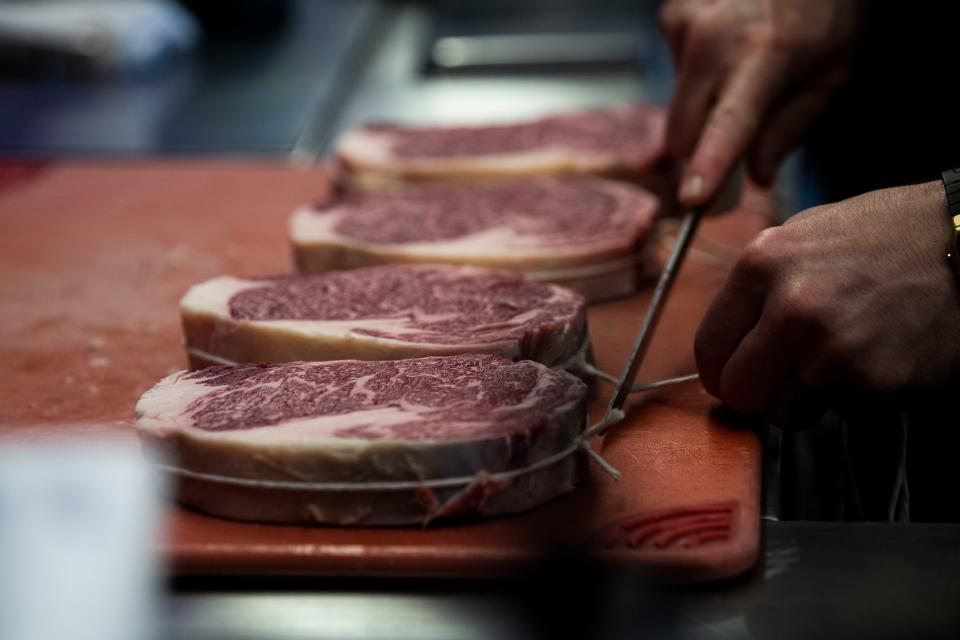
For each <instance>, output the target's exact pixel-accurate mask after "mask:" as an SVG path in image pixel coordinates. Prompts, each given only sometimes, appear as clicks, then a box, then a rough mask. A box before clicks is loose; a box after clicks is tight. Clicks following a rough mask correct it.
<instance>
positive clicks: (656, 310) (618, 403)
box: [597, 170, 741, 435]
mask: <svg viewBox="0 0 960 640" xmlns="http://www.w3.org/2000/svg"><path fill="white" fill-rule="evenodd" d="M740 178H741V172H740V171H739V170H735V171H733V172H732V173H731V174H729V175H728V176H727V178H726V180H725V181H724V183H723V187H722V188H721V190H720V192H719V193H718V195H717V197H716V198H714V200H712V201H711V202H708V203H707V204H706V205H704V206H701V207H694V208H691V209H688V210H687V211H686V212H685V213H684V215H683V218H682V222H681V225H680V232H679V233H678V234H677V240H676V243H675V244H674V245H673V250H672V251H671V252H670V256H669V257H668V258H667V262H666V264H664V266H663V271H661V272H660V278H659V279H658V280H657V287H656V289H654V290H653V297H652V298H651V300H650V306H648V307H647V313H646V315H645V316H644V318H643V324H641V325H640V332H639V334H637V339H636V341H634V343H633V348H632V349H631V351H630V355H629V357H628V358H627V362H626V364H625V365H624V368H623V373H621V374H620V379H619V380H618V381H617V387H616V390H615V391H614V393H613V396H612V397H611V398H610V404H609V405H607V411H606V413H605V414H604V415H605V417H607V416H614V415H621V412H622V411H623V405H624V404H625V403H626V401H627V396H629V395H630V394H631V393H632V392H633V391H635V390H638V389H637V388H636V387H634V384H633V382H634V380H635V379H636V377H637V371H639V370H640V365H641V364H642V363H643V358H644V356H646V354H647V349H648V348H649V346H650V342H651V341H652V339H653V333H654V330H655V329H656V327H657V322H658V321H659V320H660V315H661V314H662V313H663V308H664V306H666V302H667V298H668V296H669V295H670V290H671V289H672V288H673V283H674V282H675V281H676V279H677V274H678V273H679V272H680V267H681V266H683V260H684V258H685V257H686V255H687V250H688V249H689V248H690V245H691V244H692V243H693V239H694V237H695V236H696V232H697V226H698V225H699V224H700V218H701V217H703V215H704V214H705V213H707V212H720V211H727V210H728V209H731V208H733V207H734V206H736V204H737V203H738V202H739V200H740V183H741V180H740ZM687 378H688V377H687V376H684V378H682V379H678V380H677V381H681V380H685V379H687ZM638 386H639V387H641V388H648V387H647V386H641V385H638ZM611 424H612V422H610V421H608V420H604V421H603V427H601V428H600V429H598V430H597V433H598V434H601V435H602V434H603V433H605V432H606V430H607V429H608V428H609V426H610V425H611Z"/></svg>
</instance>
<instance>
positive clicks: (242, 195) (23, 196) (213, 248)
mask: <svg viewBox="0 0 960 640" xmlns="http://www.w3.org/2000/svg"><path fill="white" fill-rule="evenodd" d="M326 188H327V183H326V181H325V178H324V175H323V174H322V172H321V171H320V170H318V169H309V170H298V169H293V168H289V167H286V166H283V165H280V164H266V163H243V162H193V161H191V162H183V161H169V162H155V161H151V162H129V161H127V162H123V163H110V162H61V163H51V164H47V165H41V164H30V165H27V164H23V163H7V164H2V163H0V274H2V277H0V359H2V362H3V363H4V365H5V366H4V368H3V370H2V372H0V377H2V385H0V394H2V395H0V432H6V433H13V434H14V435H17V436H20V437H48V436H50V435H56V434H67V435H76V434H77V433H78V432H82V431H91V430H92V431H98V430H103V431H105V432H109V433H116V432H120V433H123V434H126V435H128V436H130V431H129V427H124V426H123V425H116V424H114V425H113V426H109V425H108V426H103V427H93V426H89V425H90V424H91V423H97V422H99V423H101V424H103V423H105V422H107V421H115V420H129V419H130V418H131V417H132V413H133V406H134V404H135V402H136V400H137V398H138V396H139V395H140V393H142V392H143V391H144V390H146V389H148V388H149V387H150V386H152V385H153V384H154V383H155V382H156V381H157V380H159V379H160V378H161V377H163V376H164V375H166V374H167V373H169V372H171V371H172V370H175V369H179V368H182V367H184V366H185V360H184V357H183V354H182V353H181V351H180V329H179V321H178V316H177V301H178V299H179V297H180V296H181V295H182V293H183V292H184V291H185V290H186V288H187V287H188V286H189V285H191V284H193V283H195V282H197V281H199V280H202V279H205V278H208V277H211V276H215V275H218V274H222V273H232V274H236V275H241V276H245V275H258V274H265V273H276V272H282V271H285V270H287V269H288V268H289V265H290V260H289V253H290V252H289V247H288V244H287V238H286V218H287V215H288V214H289V213H290V211H291V210H292V209H293V208H294V207H296V206H297V205H300V204H302V203H304V202H306V201H311V200H315V199H318V198H320V197H322V195H323V194H324V192H325V189H326ZM769 208H770V199H769V198H768V197H767V196H766V195H764V194H762V193H759V192H754V191H751V192H748V197H747V201H746V202H745V204H744V206H743V207H741V209H740V210H738V211H736V212H734V213H731V214H728V215H726V216H724V217H722V218H718V219H712V220H708V221H706V222H705V223H704V225H703V228H702V236H703V237H704V238H705V239H709V240H713V241H714V242H719V243H724V244H726V245H728V246H734V247H736V246H742V245H743V244H744V243H745V242H746V241H747V240H748V239H749V238H750V237H752V236H753V235H754V234H755V233H756V232H757V231H758V230H759V229H761V228H763V227H764V226H766V225H767V224H768V219H767V216H766V215H765V214H766V212H767V211H768V210H769ZM696 246H697V247H699V249H710V250H711V251H713V254H711V255H704V254H702V253H699V251H694V252H693V254H692V256H691V257H692V260H691V261H690V262H688V264H687V265H686V266H685V267H684V269H683V272H682V274H681V276H680V279H679V281H678V282H677V285H676V288H675V291H674V294H673V295H672V297H671V299H670V301H669V304H668V306H667V308H666V310H665V313H664V316H663V320H662V321H661V325H660V330H659V331H658V333H657V337H656V339H655V340H654V343H653V346H652V347H651V349H650V353H649V357H648V359H647V362H646V363H645V364H644V367H643V369H642V370H641V372H640V380H641V381H643V380H653V379H658V378H662V377H665V376H673V375H678V374H685V373H690V372H692V371H693V370H694V364H693V358H692V349H691V345H692V339H693V335H694V332H695V330H696V327H697V324H698V323H699V320H700V318H701V316H702V314H703V312H704V310H705V308H706V305H707V304H708V302H709V300H710V297H711V294H712V292H713V291H714V290H715V289H716V287H717V286H718V284H719V283H720V282H721V280H722V278H723V275H724V272H725V270H726V269H727V268H728V266H729V255H728V256H727V258H728V259H727V260H717V258H716V255H715V254H716V251H717V248H716V247H713V246H712V245H710V246H708V245H707V244H706V243H705V241H704V240H701V241H698V244H697V245H696ZM648 297H649V296H648V294H647V293H644V294H641V295H638V296H635V297H633V298H630V299H624V300H619V301H616V302H611V303H606V304H601V305H597V306H595V307H593V308H592V309H591V311H590V323H591V327H592V333H593V340H594V345H595V351H596V356H597V361H598V365H599V366H600V367H601V368H603V369H605V370H607V371H610V372H613V373H614V374H618V373H619V370H620V367H621V366H622V364H623V359H624V357H625V355H626V353H627V352H628V349H629V346H630V345H631V343H632V341H633V338H634V335H635V333H636V330H637V326H638V325H639V322H640V319H641V316H642V313H643V310H644V309H645V307H646V304H647V302H648ZM608 392H609V389H608V387H607V385H605V384H604V385H603V386H602V387H601V388H600V389H599V390H598V393H597V394H596V398H595V399H594V404H593V410H592V415H593V417H594V419H596V418H597V417H599V415H600V414H601V412H602V410H603V407H604V406H605V400H606V397H607V394H608ZM715 405H716V403H715V401H713V400H712V399H711V398H710V397H709V396H708V395H706V394H705V393H704V391H703V390H702V389H701V387H700V386H699V385H698V384H697V383H688V384H685V385H682V386H680V387H675V388H673V389H669V390H663V391H660V392H657V393H655V394H648V395H645V396H642V397H637V398H635V399H634V400H633V401H632V403H631V404H630V405H628V419H627V420H626V421H625V422H624V423H622V424H621V425H619V426H618V427H617V428H616V429H615V430H614V431H613V432H612V433H611V434H610V435H609V436H608V437H607V438H606V439H605V440H604V441H603V442H602V443H600V442H598V443H596V448H597V449H599V450H600V451H601V452H602V453H603V455H604V456H605V457H606V458H607V459H608V460H609V461H610V462H611V463H612V464H613V465H615V466H616V467H617V468H619V469H620V470H621V471H622V472H623V477H622V479H621V480H619V481H614V480H613V479H611V478H610V477H608V476H606V475H605V474H604V473H602V472H601V471H599V470H598V469H597V468H596V467H595V466H591V468H590V469H589V473H588V476H587V479H586V481H585V482H584V483H583V484H582V485H581V486H580V487H579V488H578V489H577V490H576V491H575V492H574V493H572V494H571V495H568V496H566V497H563V498H561V499H558V500H556V501H554V502H552V503H550V504H548V505H545V506H544V507H542V508H540V509H537V510H535V511H533V512H531V513H527V514H522V515H517V516H510V517H502V518H497V519H494V520H490V521H485V522H475V523H461V524H455V525H447V526H436V527H434V528H429V529H337V528H299V527H284V526H275V525H254V524H244V523H237V522H231V521H228V520H219V519H215V518H210V517H207V516H204V515H202V514H199V513H195V512H192V511H189V510H186V509H183V508H180V507H177V506H175V505H172V506H171V508H170V513H169V516H170V517H169V523H170V527H169V535H168V538H167V541H166V543H165V547H164V551H165V552H166V553H167V554H168V555H169V558H170V559H171V561H172V566H173V567H174V570H175V571H177V572H180V573H189V574H200V573H225V572H232V573H243V574H311V575H363V576H397V575H403V576H457V577H461V576H476V575H492V574H493V575H496V574H503V573H505V572H509V571H511V570H514V569H516V568H517V567H519V566H520V565H521V564H522V563H524V562H526V561H529V560H532V559H535V558H536V557H537V556H539V555H541V554H542V553H544V552H545V551H546V550H548V549H553V548H556V546H557V545H564V546H566V545H570V544H575V545H583V546H588V547H591V548H596V547H597V546H598V545H603V544H606V545H613V547H614V549H615V550H613V551H604V552H602V553H604V554H608V555H609V556H610V557H613V558H615V559H616V560H618V561H625V562H633V563H637V564H639V565H641V566H644V567H647V568H649V569H650V570H651V571H655V572H657V573H660V574H663V575H665V576H667V577H669V578H676V579H691V580H710V579H717V578H724V577H729V576H732V575H735V574H737V573H740V572H743V571H745V570H746V569H748V568H749V567H750V566H751V565H752V564H753V563H754V562H755V560H756V558H757V553H758V545H759V539H758V531H759V513H758V510H759V495H760V486H759V477H760V445H759V441H758V438H757V436H756V435H755V434H754V433H753V432H752V431H750V430H748V429H745V428H743V427H737V426H736V425H732V424H729V423H726V422H724V421H723V419H721V418H720V417H717V416H716V415H714V414H713V413H712V409H713V408H715ZM76 423H84V424H86V425H88V426H69V425H71V424H72V425H76ZM37 425H40V426H37ZM628 540H632V542H631V543H629V544H628V542H627V541H628ZM631 544H632V545H633V546H631Z"/></svg>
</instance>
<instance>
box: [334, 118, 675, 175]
mask: <svg viewBox="0 0 960 640" xmlns="http://www.w3.org/2000/svg"><path fill="white" fill-rule="evenodd" d="M664 124H665V118H664V113H663V110H662V109H660V108H658V107H654V106H651V105H646V104H634V105H627V106H617V107H607V108H602V109H592V110H588V111H580V112H575V113H564V114H558V115H554V116H549V117H545V118H541V119H538V120H530V121H527V122H517V123H512V124H496V125H488V126H466V127H408V126H402V125H397V124H382V123H380V124H368V125H366V126H364V127H360V128H358V129H354V130H352V131H348V132H347V133H346V134H344V135H343V136H342V137H341V138H340V140H339V141H338V143H337V148H336V160H337V166H338V168H339V169H340V170H341V173H342V175H343V176H344V177H345V178H346V179H347V180H351V181H353V182H355V183H359V184H360V185H361V186H363V185H370V184H372V185H376V184H378V183H382V182H385V181H386V182H390V181H396V180H435V179H456V178H477V177H492V176H516V175H532V174H538V175H544V174H555V173H587V174H593V175H606V176H611V177H631V178H640V177H641V176H640V174H641V173H643V172H644V171H645V170H648V169H649V168H650V167H651V165H653V164H654V163H655V161H656V160H658V159H659V158H660V156H661V153H662V148H663V134H664Z"/></svg>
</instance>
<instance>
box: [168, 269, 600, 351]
mask: <svg viewBox="0 0 960 640" xmlns="http://www.w3.org/2000/svg"><path fill="white" fill-rule="evenodd" d="M180 317H181V320H182V323H183V331H184V348H185V349H186V351H187V353H188V355H189V356H190V358H191V365H192V366H193V367H194V368H198V367H201V366H207V365H210V364H237V363H242V362H290V361H295V360H342V359H358V360H393V359H402V358H418V357H425V356H434V355H453V354H459V353H495V354H499V355H502V356H505V357H507V358H510V359H511V360H522V359H528V360H536V361H538V362H542V363H544V364H546V365H548V366H564V365H565V364H566V363H568V362H570V361H571V359H573V358H575V356H577V355H578V354H579V353H582V352H583V353H585V352H586V350H587V348H588V345H587V344H586V341H587V340H588V339H589V338H588V332H587V320H586V310H585V301H584V299H583V298H582V297H581V296H580V295H578V294H576V293H574V292H573V291H570V290H569V289H564V288H562V287H558V286H556V285H552V284H546V283H542V282H536V281H533V280H530V279H528V278H524V277H522V276H520V275H518V274H515V273H511V272H506V271H492V270H488V269H479V268H475V267H455V266H447V265H431V266H427V265H384V266H375V267H365V268H361V269H354V270H350V271H335V272H329V273H324V274H320V275H310V276H300V275H291V276H278V277H274V278H253V279H241V278H233V277H228V276H225V277H220V278H215V279H213V280H208V281H206V282H203V283H201V284H198V285H195V286H194V287H192V288H191V289H190V290H189V291H188V292H187V294H186V295H185V296H184V297H183V299H182V300H181V301H180Z"/></svg>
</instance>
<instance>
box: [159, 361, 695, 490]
mask: <svg viewBox="0 0 960 640" xmlns="http://www.w3.org/2000/svg"><path fill="white" fill-rule="evenodd" d="M696 377H697V376H696V374H693V375H689V376H680V377H677V378H669V379H666V380H659V381H657V382H652V383H648V384H641V385H634V388H633V390H634V392H636V391H646V390H649V389H657V388H661V387H665V386H669V385H673V384H679V383H682V382H687V381H689V380H693V379H695V378H696ZM623 418H624V413H623V411H622V410H620V409H612V410H608V411H607V412H606V413H605V414H604V415H603V417H602V418H601V419H600V421H599V422H597V423H596V424H594V425H592V426H591V427H590V428H588V429H586V430H585V431H584V432H583V433H581V434H580V435H579V436H577V437H576V438H575V439H574V440H573V442H571V444H570V445H569V446H568V447H566V448H565V449H561V450H560V451H558V452H556V453H554V454H552V455H549V456H547V457H545V458H541V459H540V460H537V461H536V462H534V463H533V464H530V465H527V466H525V467H519V468H517V469H510V470H508V471H498V472H495V473H487V472H480V473H476V474H473V475H469V476H457V477H453V478H432V479H425V480H391V481H387V482H297V481H289V482H288V481H284V480H257V479H255V478H239V477H236V476H222V475H218V474H212V473H201V472H199V471H190V470H188V469H182V468H180V467H173V466H169V465H163V464H160V465H158V466H159V468H160V469H163V470H164V471H166V472H168V473H172V474H174V475H178V476H182V477H185V478H191V479H194V480H203V481H206V482H217V483H221V484H231V485H235V486H241V487H251V488H261V489H285V490H292V491H404V490H406V491H409V490H416V489H449V488H454V487H465V488H467V489H469V488H470V487H471V485H473V484H474V483H475V482H476V481H477V480H478V479H484V480H488V481H491V480H492V481H510V480H513V479H514V478H517V477H520V476H523V475H527V474H529V473H533V472H535V471H539V470H540V469H544V468H546V467H549V466H551V465H554V464H556V463H558V462H560V461H562V460H564V459H566V458H567V457H568V456H570V455H572V454H574V453H575V452H576V451H578V450H581V449H582V450H583V451H584V452H585V453H586V454H587V455H589V456H590V457H591V458H592V459H593V460H594V461H595V462H596V463H597V465H599V466H600V468H602V469H603V470H604V471H606V472H607V473H609V474H610V475H611V476H612V477H613V478H615V479H619V478H620V475H621V474H620V472H619V471H618V470H617V469H616V468H615V467H614V466H613V465H611V464H610V463H609V462H607V461H606V460H605V459H604V458H603V456H601V455H600V454H599V453H597V452H596V451H595V450H594V449H593V447H591V446H590V438H592V437H593V436H595V435H597V434H599V433H604V432H606V430H607V429H609V428H610V427H611V426H613V425H615V424H617V423H618V422H620V421H622V420H623ZM456 497H457V496H454V497H453V498H451V500H453V499H456Z"/></svg>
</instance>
